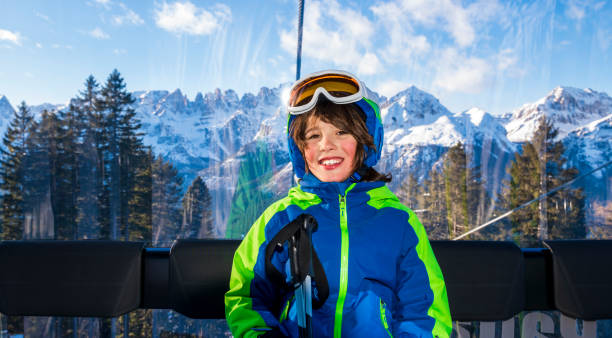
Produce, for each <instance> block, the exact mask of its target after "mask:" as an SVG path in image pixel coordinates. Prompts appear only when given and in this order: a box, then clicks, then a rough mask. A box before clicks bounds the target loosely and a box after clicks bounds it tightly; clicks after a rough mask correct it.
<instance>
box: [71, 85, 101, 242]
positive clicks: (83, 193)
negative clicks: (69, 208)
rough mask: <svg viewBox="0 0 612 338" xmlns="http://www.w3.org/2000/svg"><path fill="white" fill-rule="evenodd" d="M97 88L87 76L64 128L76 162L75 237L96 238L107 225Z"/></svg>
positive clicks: (98, 92)
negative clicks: (68, 136) (73, 149)
mask: <svg viewBox="0 0 612 338" xmlns="http://www.w3.org/2000/svg"><path fill="white" fill-rule="evenodd" d="M99 95H100V89H99V85H98V83H97V81H96V80H95V78H94V77H93V76H92V75H90V76H89V77H87V79H86V80H85V88H84V90H82V91H80V92H79V95H78V96H77V97H76V98H74V99H73V100H72V103H71V105H70V107H69V112H68V114H67V116H66V118H65V124H64V126H65V128H67V129H71V126H74V127H73V128H74V129H76V130H75V131H74V132H73V134H72V135H73V138H74V142H75V143H76V145H75V153H76V161H77V163H76V164H75V169H76V172H75V176H76V177H75V179H76V187H78V189H77V191H76V194H75V195H76V196H75V197H76V201H75V205H76V213H77V216H76V226H77V231H76V234H77V238H98V237H99V236H100V231H101V229H100V228H101V224H108V217H104V216H106V215H107V211H108V210H107V209H108V207H107V205H108V203H107V202H108V195H107V194H105V189H104V185H103V183H102V182H103V176H104V170H103V168H104V167H103V156H102V154H103V149H104V146H105V141H104V117H103V112H102V110H101V109H100V107H99V106H100V104H99V101H100V97H99Z"/></svg>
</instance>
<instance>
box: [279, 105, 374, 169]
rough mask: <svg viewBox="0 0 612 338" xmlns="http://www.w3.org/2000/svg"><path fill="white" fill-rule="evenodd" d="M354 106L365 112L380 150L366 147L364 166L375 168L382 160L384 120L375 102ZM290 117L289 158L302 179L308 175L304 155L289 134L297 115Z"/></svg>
mask: <svg viewBox="0 0 612 338" xmlns="http://www.w3.org/2000/svg"><path fill="white" fill-rule="evenodd" d="M352 104H353V105H356V106H357V107H358V108H359V109H361V111H363V112H364V114H365V117H366V121H365V122H366V128H368V133H369V134H370V135H372V138H373V139H374V145H375V146H376V150H378V151H376V150H375V149H371V148H370V147H368V146H365V145H364V148H365V154H366V157H365V159H364V161H363V165H364V166H366V167H373V166H375V165H376V163H378V161H379V160H380V154H381V151H382V145H383V136H384V134H383V125H382V119H381V117H380V109H379V108H378V105H377V104H376V103H375V102H374V101H372V100H369V99H367V98H365V97H364V98H362V99H361V100H359V101H357V102H355V103H352ZM288 115H289V116H288V119H287V144H288V145H289V156H290V157H291V162H292V163H293V171H294V173H295V175H296V176H297V178H298V179H301V178H303V177H304V174H305V173H306V164H305V161H304V158H303V157H302V153H300V149H299V148H298V146H297V144H295V142H294V141H293V139H292V138H291V135H290V134H289V130H290V127H291V123H292V122H293V120H294V119H295V118H296V115H291V114H288Z"/></svg>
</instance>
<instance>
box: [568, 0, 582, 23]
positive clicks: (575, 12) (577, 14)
mask: <svg viewBox="0 0 612 338" xmlns="http://www.w3.org/2000/svg"><path fill="white" fill-rule="evenodd" d="M586 5H587V3H586V2H585V1H573V0H572V1H568V3H567V8H566V9H565V15H566V16H567V17H568V18H570V19H573V20H578V21H581V20H582V19H584V16H585V14H586Z"/></svg>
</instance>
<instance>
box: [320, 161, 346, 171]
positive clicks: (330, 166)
mask: <svg viewBox="0 0 612 338" xmlns="http://www.w3.org/2000/svg"><path fill="white" fill-rule="evenodd" d="M343 161H344V160H343V159H342V158H324V159H322V160H320V161H319V164H320V165H321V166H322V167H323V168H325V169H326V170H332V169H336V168H337V167H339V166H340V164H342V162H343Z"/></svg>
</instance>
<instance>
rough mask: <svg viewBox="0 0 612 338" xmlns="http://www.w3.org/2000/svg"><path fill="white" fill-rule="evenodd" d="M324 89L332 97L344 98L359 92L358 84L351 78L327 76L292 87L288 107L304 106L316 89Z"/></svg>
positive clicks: (339, 75)
mask: <svg viewBox="0 0 612 338" xmlns="http://www.w3.org/2000/svg"><path fill="white" fill-rule="evenodd" d="M321 87H322V88H324V89H325V90H326V91H327V92H328V93H329V94H330V95H331V96H333V97H338V98H340V97H346V96H350V95H353V94H356V93H358V92H359V82H358V81H357V80H356V79H353V78H352V77H349V76H345V75H341V74H327V75H322V76H318V77H315V78H311V79H307V80H306V81H304V82H302V83H299V84H298V85H296V86H294V88H293V90H292V91H291V94H290V96H289V106H290V107H298V106H301V105H305V104H307V103H308V102H310V100H311V99H312V96H313V95H314V93H315V91H316V90H317V89H318V88H321Z"/></svg>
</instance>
